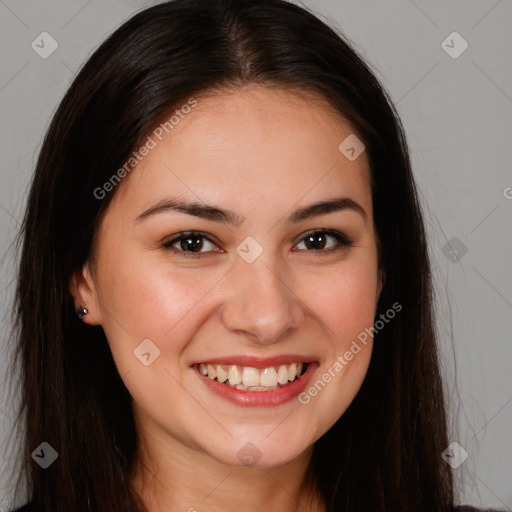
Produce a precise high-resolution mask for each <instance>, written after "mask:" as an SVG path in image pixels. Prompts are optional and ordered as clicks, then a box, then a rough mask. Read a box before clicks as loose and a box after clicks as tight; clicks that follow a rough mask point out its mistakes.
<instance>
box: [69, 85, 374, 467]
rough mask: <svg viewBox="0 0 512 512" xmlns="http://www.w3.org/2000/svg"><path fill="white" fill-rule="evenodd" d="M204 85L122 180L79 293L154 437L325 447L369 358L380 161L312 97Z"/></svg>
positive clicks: (285, 450) (256, 452) (246, 453)
mask: <svg viewBox="0 0 512 512" xmlns="http://www.w3.org/2000/svg"><path fill="white" fill-rule="evenodd" d="M196 100H197V105H196V106H195V107H194V108H191V109H190V110H191V111H190V112H189V113H187V114H185V115H184V114H183V113H182V114H181V116H180V117H179V122H178V123H175V124H173V125H172V126H173V128H172V129H169V125H168V133H166V131H165V130H160V131H163V136H162V134H160V137H161V138H162V140H161V141H160V140H159V139H158V137H156V136H155V135H152V138H153V140H154V141H155V144H154V147H151V148H150V149H149V151H148V152H147V153H148V154H147V155H146V156H144V157H142V158H141V161H140V162H139V163H138V165H137V167H136V168H135V169H134V170H132V171H131V173H130V174H129V175H128V176H126V177H125V178H124V180H125V182H123V183H122V186H120V187H119V190H117V191H116V193H115V196H114V198H113V200H112V202H111V204H110V205H109V208H108V210H107V212H106V215H105V217H104V219H103V221H102V224H101V226H100V228H99V231H98V233H97V235H98V236H97V242H98V245H97V252H96V255H95V256H96V259H95V262H94V265H86V267H85V271H84V273H83V276H85V280H82V281H83V283H86V284H83V283H82V284H81V285H80V294H81V303H82V304H83V303H85V305H86V307H87V308H88V309H89V314H88V315H87V316H86V318H85V321H86V322H88V323H91V324H101V326H102V327H103V329H104V331H105V334H106V336H107V339H108V342H109V345H110V348H111V350H112V354H113V357H114V359H115V363H116V365H117V367H118V370H119V374H120V375H121V378H122V379H123V381H124V383H125V385H126V387H127V388H128V390H129V392H130V393H131V395H132V397H133V408H134V415H135V419H136V424H137V428H138V431H139V433H141V435H142V436H143V437H145V438H146V439H153V440H157V439H158V440H159V441H158V443H159V445H160V447H161V449H162V450H165V449H166V448H169V447H170V446H174V447H177V446H180V447H181V448H185V449H186V450H193V451H194V452H196V453H199V454H200V456H202V457H204V455H207V456H211V457H213V458H214V459H215V460H217V461H220V462H223V463H226V464H230V465H244V464H245V465H255V466H257V467H272V466H277V465H279V464H283V463H285V462H288V461H291V460H292V459H294V458H296V457H298V456H299V455H301V454H305V453H307V452H308V449H311V447H312V445H313V443H314V442H315V441H316V440H317V439H318V438H319V437H320V436H322V435H323V434H324V433H325V432H326V431H327V430H328V429H329V428H330V427H331V426H332V425H333V424H334V423H335V422H336V420H337V419H338V418H339V417H340V416H341V415H342V414H343V412H344V411H345V410H346V409H347V407H348V406H349V404H350V403H351V401H352V400H353V399H354V397H355V395H356V394H357V392H358V390H359V388H360V386H361V384H362V382H363V380H364V377H365V374H366V371H367V368H368V364H369V360H370V355H371V349H372V339H371V337H367V341H366V344H363V343H361V342H360V341H359V340H358V335H360V334H361V333H362V332H365V329H367V328H369V327H371V326H373V321H374V316H375V311H376V303H377V300H378V296H379V293H380V278H379V274H378V268H377V267H378V265H377V250H376V239H375V232H374V226H373V212H372V200H371V190H370V183H369V168H368V161H367V158H366V154H365V153H364V152H363V153H362V154H361V155H360V156H359V157H357V158H356V159H354V158H353V155H352V153H353V152H352V151H351V150H350V149H349V148H348V150H347V147H346V146H347V144H348V146H349V147H350V144H349V142H350V141H351V140H352V139H348V141H347V142H345V143H344V145H342V150H343V151H344V152H342V151H341V150H340V149H339V146H340V144H341V143H342V142H343V141H344V140H345V139H346V138H347V137H348V136H349V135H351V134H352V133H353V132H352V130H351V128H350V126H349V125H348V124H346V123H343V122H342V121H341V120H340V119H338V118H336V117H334V116H333V114H331V113H330V111H329V109H328V108H327V107H326V105H325V104H323V103H322V102H321V101H320V100H318V99H315V98H314V97H311V96H310V97H306V96H300V95H298V94H297V93H292V92H290V91H283V90H270V89H267V88H262V87H256V86H254V87H250V88H245V89H238V90H236V91H224V92H219V93H217V94H209V95H207V96H203V97H201V96H198V97H197V98H196ZM185 110H186V111H187V112H188V109H185ZM169 117H170V116H169ZM174 121H175V120H174ZM159 133H160V132H159ZM149 146H153V144H152V143H151V142H150V143H149ZM356 149H358V148H356ZM347 151H348V152H347ZM345 155H348V156H350V157H351V158H350V159H349V158H347V156H345ZM355 155H357V153H355ZM325 202H327V203H329V202H333V203H329V204H330V206H329V204H327V205H324V206H321V204H322V203H325ZM156 205H159V206H160V207H159V208H155V206H156ZM173 205H174V206H173ZM314 205H317V206H314ZM190 231H194V232H196V233H195V234H193V235H190V234H189V235H188V236H187V235H184V236H183V237H182V238H181V240H180V239H178V236H179V235H180V233H183V232H190ZM75 296H76V295H75ZM354 340H355V341H356V344H357V345H358V346H359V350H358V349H356V348H355V345H354V343H353V342H354ZM348 353H351V354H352V357H350V356H349V355H348ZM297 363H298V369H299V371H300V366H301V363H302V368H303V369H304V368H307V370H306V372H305V373H304V374H303V375H302V376H301V377H300V378H299V379H296V380H293V379H294V369H295V371H296V369H297V368H296V366H297ZM304 363H308V364H307V365H305V364H304ZM336 363H338V364H336ZM202 365H204V366H202ZM201 370H202V371H203V372H205V371H206V372H207V373H208V374H207V375H203V373H202V371H201ZM226 379H227V380H226ZM222 380H224V383H221V382H219V381H222ZM240 380H241V381H242V382H241V384H242V385H244V384H245V385H247V386H259V387H257V388H256V389H253V388H249V390H245V389H237V388H236V387H235V386H236V385H237V383H239V382H240ZM285 382H289V383H288V384H284V383H285ZM239 386H240V385H239ZM251 389H252V390H251ZM155 442H156V441H155ZM204 460H207V459H204ZM210 460H211V459H210Z"/></svg>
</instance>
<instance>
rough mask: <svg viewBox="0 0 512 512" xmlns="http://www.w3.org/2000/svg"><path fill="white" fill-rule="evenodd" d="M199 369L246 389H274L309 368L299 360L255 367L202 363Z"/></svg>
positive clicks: (203, 372) (214, 378) (262, 390)
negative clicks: (259, 367)
mask: <svg viewBox="0 0 512 512" xmlns="http://www.w3.org/2000/svg"><path fill="white" fill-rule="evenodd" d="M198 368H199V371H200V372H201V373H202V374H203V375H204V376H205V377H208V378H209V379H211V380H214V381H216V382H219V383H221V384H224V385H226V386H229V387H231V388H235V389H239V390H244V391H261V392H265V391H267V392H268V391H272V390H276V389H280V388H282V387H284V386H287V385H289V384H290V383H291V382H293V381H295V380H298V379H299V378H300V377H301V376H302V375H303V374H304V373H305V372H306V370H307V368H308V363H306V362H298V363H290V364H281V365H279V366H269V367H268V368H262V369H258V368H253V367H251V366H240V365H235V364H231V365H229V364H227V365H224V364H214V363H200V364H199V365H198Z"/></svg>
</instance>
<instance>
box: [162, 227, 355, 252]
mask: <svg viewBox="0 0 512 512" xmlns="http://www.w3.org/2000/svg"><path fill="white" fill-rule="evenodd" d="M319 234H322V235H328V236H331V237H332V238H334V239H335V240H336V241H337V242H338V244H337V245H336V246H335V247H331V248H329V249H312V250H307V249H306V250H305V252H310V253H312V254H313V255H314V256H324V255H328V254H331V253H333V252H337V251H340V250H342V249H345V248H347V247H351V246H352V245H353V244H354V242H353V240H351V239H350V238H348V237H347V236H346V235H345V234H343V233H340V232H339V231H333V230H326V229H317V230H313V231H309V232H307V233H306V234H305V235H304V236H303V237H302V238H301V239H300V241H299V244H300V243H302V242H304V240H306V239H307V238H308V237H309V236H314V235H319ZM187 238H204V239H206V240H208V241H209V242H210V243H212V244H215V243H214V242H213V241H211V240H210V239H209V238H208V237H207V236H206V235H205V234H204V233H201V232H200V231H185V232H182V233H179V234H178V236H175V237H174V238H173V239H172V240H169V241H167V242H164V243H163V244H162V247H163V248H164V249H167V250H170V251H172V252H174V253H179V254H180V255H183V256H185V257H186V258H199V257H201V256H203V255H204V254H208V253H209V252H211V251H206V252H201V253H194V252H190V251H183V250H180V249H176V248H174V247H172V246H173V245H174V244H176V243H177V242H179V241H181V240H186V239H187ZM297 245H298V244H297ZM301 250H304V249H301ZM215 252H218V251H215Z"/></svg>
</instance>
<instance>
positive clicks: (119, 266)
mask: <svg viewBox="0 0 512 512" xmlns="http://www.w3.org/2000/svg"><path fill="white" fill-rule="evenodd" d="M106 254H107V252H106ZM111 254H112V253H111ZM146 261H147V262H144V261H143V259H142V257H138V258H137V257H132V258H130V257H128V256H125V257H123V258H104V260H103V261H102V266H101V269H102V270H101V276H100V282H101V288H99V299H100V303H101V307H102V327H103V329H104V330H105V333H106V335H107V338H108V340H109V344H110V346H111V349H112V352H113V354H114V357H115V359H116V361H119V363H120V364H123V365H132V364H133V362H134V360H133V350H134V349H135V348H136V347H137V346H138V345H139V344H140V343H141V342H142V341H143V340H144V339H150V340H152V342H154V343H155V344H156V346H157V347H158V349H159V350H160V351H161V355H163V356H165V355H169V356H171V355H175V354H176V353H179V352H180V351H181V350H182V349H183V348H184V346H185V345H186V341H187V340H188V335H190V336H191V335H192V332H193V326H192V321H193V319H194V318H195V316H196V315H197V313H195V312H196V311H198V308H197V306H198V305H199V304H200V302H201V300H202V299H203V298H204V297H205V295H206V294H207V292H208V290H210V289H211V288H212V287H214V286H215V283H216V282H218V281H219V280H220V279H221V278H222V273H221V272H220V271H213V270H211V269H210V270H208V271H206V272H203V273H200V272H197V271H194V270H193V269H178V270H174V271H170V270H169V266H170V265H167V264H166V262H165V261H155V259H151V258H147V259H146ZM189 330H190V332H188V331H189ZM162 359H166V358H165V357H164V358H162ZM171 359H173V358H170V359H168V360H171ZM174 359H175V357H174Z"/></svg>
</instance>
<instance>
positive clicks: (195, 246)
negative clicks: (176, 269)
mask: <svg viewBox="0 0 512 512" xmlns="http://www.w3.org/2000/svg"><path fill="white" fill-rule="evenodd" d="M162 246H163V247H164V248H166V249H170V250H172V251H174V252H177V253H181V254H183V255H184V256H192V257H194V256H200V255H201V254H205V253H208V252H212V249H211V248H210V246H211V247H216V245H215V244H214V243H213V242H212V241H211V240H209V239H208V238H207V237H206V236H205V235H204V234H202V233H195V232H186V233H180V234H179V235H178V236H176V237H174V238H173V239H172V240H169V241H168V242H165V243H163V244H162ZM203 249H207V250H205V251H204V250H203ZM213 252H219V251H213Z"/></svg>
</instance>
